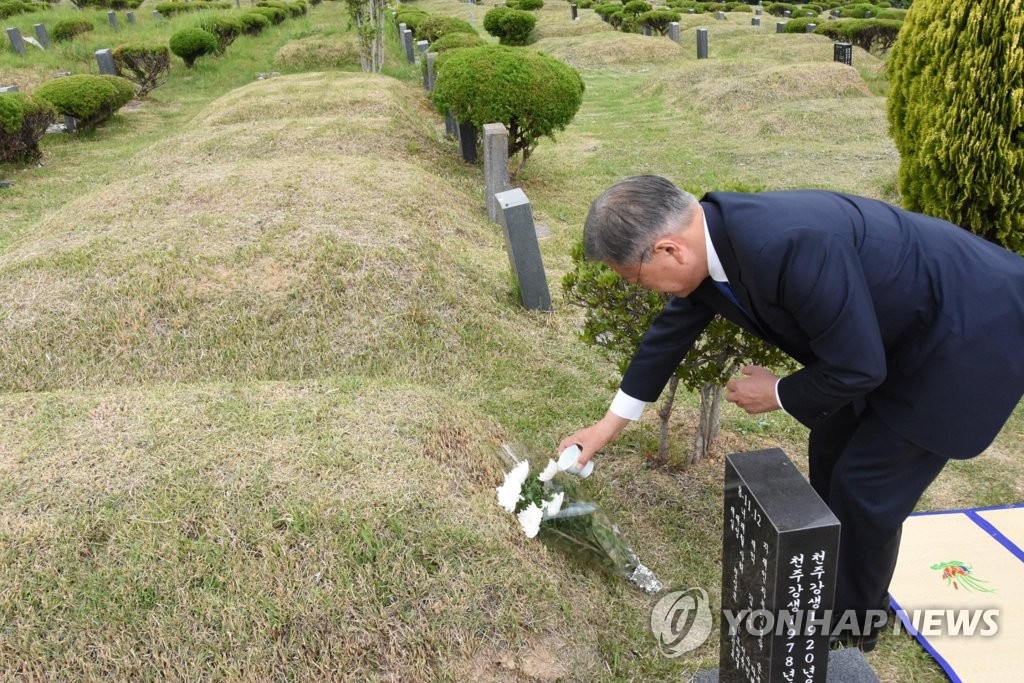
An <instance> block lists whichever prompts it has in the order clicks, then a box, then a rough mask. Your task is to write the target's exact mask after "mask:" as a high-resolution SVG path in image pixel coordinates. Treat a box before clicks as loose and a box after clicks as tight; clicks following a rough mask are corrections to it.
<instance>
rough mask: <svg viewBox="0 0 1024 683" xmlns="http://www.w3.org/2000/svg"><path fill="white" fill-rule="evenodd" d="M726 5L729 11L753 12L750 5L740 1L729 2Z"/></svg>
mask: <svg viewBox="0 0 1024 683" xmlns="http://www.w3.org/2000/svg"><path fill="white" fill-rule="evenodd" d="M726 7H728V8H729V9H728V11H729V12H750V13H751V14H753V13H754V10H753V8H751V7H750V5H747V4H745V3H742V2H730V3H729V4H728V5H726Z"/></svg>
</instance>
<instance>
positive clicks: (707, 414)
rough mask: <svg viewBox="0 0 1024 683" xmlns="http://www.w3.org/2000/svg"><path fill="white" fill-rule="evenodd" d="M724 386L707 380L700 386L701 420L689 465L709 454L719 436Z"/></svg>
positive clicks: (694, 439)
mask: <svg viewBox="0 0 1024 683" xmlns="http://www.w3.org/2000/svg"><path fill="white" fill-rule="evenodd" d="M724 391H725V390H724V388H723V387H722V386H720V385H718V384H710V383H707V382H705V383H704V385H703V386H702V387H701V388H700V422H699V423H698V424H697V433H696V434H695V435H694V438H693V452H692V453H691V454H690V461H689V463H688V464H689V465H696V464H697V463H699V462H700V461H701V460H703V459H704V457H705V456H706V455H707V454H708V451H709V450H710V449H711V444H712V443H714V441H715V437H717V436H718V430H719V427H720V426H721V421H722V419H721V418H722V394H723V393H724Z"/></svg>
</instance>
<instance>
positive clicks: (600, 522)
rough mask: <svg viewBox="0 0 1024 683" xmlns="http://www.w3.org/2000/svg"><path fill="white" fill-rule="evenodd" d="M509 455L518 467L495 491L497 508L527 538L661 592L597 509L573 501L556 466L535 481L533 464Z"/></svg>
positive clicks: (571, 488) (550, 465)
mask: <svg viewBox="0 0 1024 683" xmlns="http://www.w3.org/2000/svg"><path fill="white" fill-rule="evenodd" d="M503 450H504V452H505V455H506V456H507V458H508V459H509V461H510V462H511V463H513V464H514V466H513V467H512V470H511V471H510V472H508V473H507V474H505V482H504V483H503V484H502V485H501V486H499V487H498V488H496V489H495V491H496V492H497V494H498V504H499V505H500V506H501V507H503V508H504V509H505V511H506V512H511V513H513V514H515V515H516V518H517V519H518V520H519V525H520V526H521V527H522V529H523V533H524V534H525V535H526V537H527V538H534V537H535V536H537V535H538V533H540V532H541V531H543V532H544V537H545V538H549V539H550V540H551V541H553V542H554V543H556V544H557V545H559V546H560V547H562V548H564V549H566V550H568V551H570V552H572V553H574V554H581V555H584V556H586V557H588V558H589V559H592V560H595V561H596V562H597V563H598V564H599V565H600V566H602V567H604V568H605V569H608V570H610V571H612V572H614V573H615V574H618V575H620V576H622V577H623V578H625V579H626V580H627V581H629V582H630V583H632V584H633V585H635V586H636V587H637V588H640V589H641V590H643V591H645V592H647V593H657V592H658V591H660V590H661V582H660V581H658V579H657V578H656V577H655V576H654V573H653V572H651V570H650V569H648V568H647V567H645V566H644V565H642V564H641V563H640V560H639V559H637V556H636V553H634V552H633V550H632V549H631V548H630V547H629V544H627V543H626V541H625V540H623V538H622V535H621V534H620V533H619V529H618V527H616V526H615V525H614V524H612V523H611V521H610V520H609V519H608V517H607V516H606V515H605V514H604V513H603V512H602V511H601V510H600V509H599V508H598V506H597V505H595V504H594V503H590V502H585V501H580V500H566V498H567V497H568V498H570V499H571V498H574V497H575V496H574V495H573V494H574V493H575V487H574V486H573V484H572V483H571V482H570V481H568V480H567V479H565V478H566V477H567V476H568V475H564V474H563V475H561V476H560V477H559V481H556V480H555V477H556V475H559V473H560V472H562V470H560V469H559V466H558V463H556V462H555V461H554V460H548V464H547V466H546V467H545V468H544V469H543V470H542V471H541V472H540V473H538V474H535V475H532V476H531V475H530V463H529V462H528V461H527V460H525V459H521V458H519V457H517V456H516V454H515V452H514V451H513V450H512V449H511V448H510V447H508V446H504V447H503Z"/></svg>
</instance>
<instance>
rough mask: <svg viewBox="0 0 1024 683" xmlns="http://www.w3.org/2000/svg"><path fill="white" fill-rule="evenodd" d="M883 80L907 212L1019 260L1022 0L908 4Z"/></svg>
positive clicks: (1023, 195) (1023, 208)
mask: <svg viewBox="0 0 1024 683" xmlns="http://www.w3.org/2000/svg"><path fill="white" fill-rule="evenodd" d="M888 73H889V82H890V89H889V124H890V129H891V132H892V136H893V139H894V141H895V142H896V147H897V149H899V152H900V156H901V163H900V171H899V189H900V193H901V194H902V196H903V203H904V205H905V206H906V208H908V209H910V210H912V211H920V212H923V213H927V214H930V215H933V216H938V217H940V218H945V219H946V220H949V221H951V222H953V223H956V224H957V225H960V226H963V227H965V228H967V229H969V230H971V231H972V232H974V233H976V234H978V235H981V236H982V237H984V238H986V239H988V240H991V241H993V242H997V243H999V244H1002V245H1003V246H1006V247H1007V248H1010V249H1014V250H1016V251H1018V252H1024V0H914V4H913V5H912V6H911V8H910V11H909V12H908V13H907V18H906V20H905V21H904V24H903V29H902V30H901V31H900V35H899V39H898V40H897V42H896V46H895V47H894V48H893V51H892V53H891V55H890V58H889V65H888Z"/></svg>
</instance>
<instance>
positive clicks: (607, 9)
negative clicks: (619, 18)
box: [594, 2, 622, 21]
mask: <svg viewBox="0 0 1024 683" xmlns="http://www.w3.org/2000/svg"><path fill="white" fill-rule="evenodd" d="M620 11H622V5H620V4H618V3H617V2H606V3H604V4H603V5H598V6H597V7H595V8H594V13H595V14H596V15H597V16H599V17H601V18H602V19H604V20H605V21H608V19H609V18H610V17H611V16H612V15H613V14H615V13H616V12H620Z"/></svg>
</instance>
